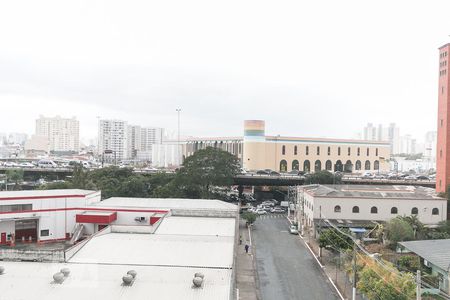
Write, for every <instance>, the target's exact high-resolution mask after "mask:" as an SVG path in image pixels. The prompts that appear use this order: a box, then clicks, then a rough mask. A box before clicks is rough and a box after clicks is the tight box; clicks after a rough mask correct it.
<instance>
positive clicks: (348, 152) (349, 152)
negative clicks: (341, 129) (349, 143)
mask: <svg viewBox="0 0 450 300" xmlns="http://www.w3.org/2000/svg"><path fill="white" fill-rule="evenodd" d="M350 149H351V148H350V147H348V149H347V154H348V155H349V156H350V154H351V153H352V152H351V150H350Z"/></svg>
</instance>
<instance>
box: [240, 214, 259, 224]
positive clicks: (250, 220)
mask: <svg viewBox="0 0 450 300" xmlns="http://www.w3.org/2000/svg"><path fill="white" fill-rule="evenodd" d="M242 218H243V219H244V220H246V221H247V222H248V223H249V224H253V223H254V222H255V221H256V215H255V214H254V213H251V212H245V213H243V214H242Z"/></svg>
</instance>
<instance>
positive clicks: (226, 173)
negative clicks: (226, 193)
mask: <svg viewBox="0 0 450 300" xmlns="http://www.w3.org/2000/svg"><path fill="white" fill-rule="evenodd" d="M239 169H240V166H239V161H238V159H237V158H236V157H235V156H234V155H232V154H231V153H229V152H226V151H223V150H221V149H218V148H212V147H208V148H206V149H202V150H199V151H197V152H195V153H194V155H192V156H190V157H188V158H187V159H186V160H185V161H184V163H183V167H182V168H181V169H180V170H179V171H178V172H177V175H176V178H175V183H176V186H177V187H178V188H179V189H181V190H182V191H185V193H186V194H187V195H190V194H191V193H194V194H195V195H197V193H199V192H200V196H202V198H207V197H209V195H210V188H211V187H212V186H229V185H231V184H233V177H234V176H235V175H236V174H238V172H239Z"/></svg>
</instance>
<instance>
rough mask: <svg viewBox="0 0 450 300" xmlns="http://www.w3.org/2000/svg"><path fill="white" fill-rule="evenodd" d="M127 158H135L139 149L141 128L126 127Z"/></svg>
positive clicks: (134, 126)
mask: <svg viewBox="0 0 450 300" xmlns="http://www.w3.org/2000/svg"><path fill="white" fill-rule="evenodd" d="M127 134H128V151H127V152H128V158H131V159H135V158H137V153H138V151H140V149H141V126H136V125H128V133H127Z"/></svg>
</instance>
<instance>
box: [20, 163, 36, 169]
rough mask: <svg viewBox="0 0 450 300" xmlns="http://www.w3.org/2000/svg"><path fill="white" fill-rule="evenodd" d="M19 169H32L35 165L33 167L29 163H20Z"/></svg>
mask: <svg viewBox="0 0 450 300" xmlns="http://www.w3.org/2000/svg"><path fill="white" fill-rule="evenodd" d="M19 167H21V168H34V167H35V165H33V164H32V163H30V162H23V163H20V164H19Z"/></svg>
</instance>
